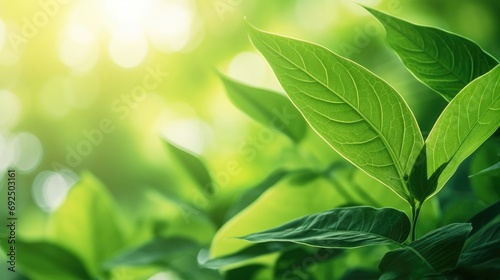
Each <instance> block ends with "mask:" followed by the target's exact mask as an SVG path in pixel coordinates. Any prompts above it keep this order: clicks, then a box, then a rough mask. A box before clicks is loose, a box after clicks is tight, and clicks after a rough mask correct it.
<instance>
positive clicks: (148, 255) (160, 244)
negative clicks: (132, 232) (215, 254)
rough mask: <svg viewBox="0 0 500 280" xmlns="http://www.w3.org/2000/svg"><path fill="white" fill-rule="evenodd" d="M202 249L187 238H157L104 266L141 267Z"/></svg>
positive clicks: (116, 257)
mask: <svg viewBox="0 0 500 280" xmlns="http://www.w3.org/2000/svg"><path fill="white" fill-rule="evenodd" d="M200 248H201V246H200V245H199V244H197V243H195V242H193V241H191V240H189V239H185V238H180V237H165V238H157V239H155V240H152V241H150V242H148V243H146V244H144V245H142V246H139V247H137V248H134V249H132V250H128V251H126V252H123V253H121V254H119V255H117V256H115V257H114V258H113V259H111V260H109V261H107V262H106V263H105V264H104V268H105V269H111V268H113V267H117V266H140V265H151V264H155V263H158V262H166V261H169V260H172V259H175V258H178V257H180V256H183V255H185V254H187V253H194V252H197V251H198V250H199V249H200Z"/></svg>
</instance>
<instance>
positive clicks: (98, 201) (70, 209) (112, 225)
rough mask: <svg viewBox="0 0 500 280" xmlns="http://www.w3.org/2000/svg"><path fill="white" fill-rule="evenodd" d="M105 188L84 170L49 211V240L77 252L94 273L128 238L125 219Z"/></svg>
mask: <svg viewBox="0 0 500 280" xmlns="http://www.w3.org/2000/svg"><path fill="white" fill-rule="evenodd" d="M117 210H118V209H117V206H116V205H115V203H114V201H113V199H112V197H111V195H110V194H109V193H108V191H107V189H106V188H105V187H104V186H103V185H102V184H101V183H100V182H99V181H98V180H97V179H96V178H94V177H93V176H92V175H90V174H87V173H84V174H82V176H81V179H80V181H79V182H78V183H76V185H75V186H73V188H72V189H71V190H70V192H69V194H68V196H67V198H66V201H65V202H64V203H63V204H62V205H61V207H60V208H59V209H57V211H56V212H55V213H54V214H53V215H52V217H51V220H50V225H49V232H50V234H51V238H52V240H54V241H55V242H57V243H58V244H61V245H62V246H64V247H66V248H68V249H70V250H71V251H73V252H74V253H75V254H77V255H78V256H79V257H80V258H81V259H82V261H84V263H85V264H86V266H87V267H88V268H89V270H90V271H91V272H92V273H94V274H97V272H98V271H99V270H100V264H101V262H103V261H104V260H106V259H108V258H110V257H111V256H113V255H114V254H115V253H116V252H117V251H118V250H121V249H122V248H123V247H124V246H125V244H126V242H127V240H126V236H125V230H124V224H123V223H124V220H123V217H122V216H121V215H120V213H119V212H118V211H117Z"/></svg>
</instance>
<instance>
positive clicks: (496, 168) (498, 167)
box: [469, 161, 500, 178]
mask: <svg viewBox="0 0 500 280" xmlns="http://www.w3.org/2000/svg"><path fill="white" fill-rule="evenodd" d="M498 175H500V161H499V162H497V163H495V164H494V165H492V166H490V167H488V168H486V169H483V170H481V171H479V172H477V173H475V174H472V175H470V176H469V178H471V177H476V176H498Z"/></svg>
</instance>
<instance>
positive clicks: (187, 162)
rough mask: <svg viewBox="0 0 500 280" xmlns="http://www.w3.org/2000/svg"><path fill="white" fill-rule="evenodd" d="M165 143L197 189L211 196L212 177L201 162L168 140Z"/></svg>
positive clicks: (212, 190)
mask: <svg viewBox="0 0 500 280" xmlns="http://www.w3.org/2000/svg"><path fill="white" fill-rule="evenodd" d="M165 143H166V145H167V147H168V149H169V151H170V152H171V153H172V155H173V156H174V157H175V159H176V160H177V161H178V162H179V163H180V165H181V166H182V167H183V168H184V170H185V171H186V172H188V173H189V175H190V176H191V178H192V179H193V180H194V181H195V182H196V183H197V184H198V187H200V188H201V190H203V191H206V192H208V193H210V194H213V192H214V189H213V185H212V177H211V176H210V173H209V172H208V169H207V167H206V166H205V164H204V163H203V161H202V160H201V159H199V158H198V157H197V156H195V155H193V154H192V153H191V152H188V151H186V150H185V149H183V148H181V147H179V146H177V145H176V144H174V143H172V142H170V141H168V140H165Z"/></svg>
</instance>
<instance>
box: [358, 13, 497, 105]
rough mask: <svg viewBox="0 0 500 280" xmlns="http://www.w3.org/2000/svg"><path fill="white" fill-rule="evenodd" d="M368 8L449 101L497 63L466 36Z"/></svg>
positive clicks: (408, 62) (409, 62)
mask: <svg viewBox="0 0 500 280" xmlns="http://www.w3.org/2000/svg"><path fill="white" fill-rule="evenodd" d="M365 8H366V9H367V10H368V11H369V12H370V13H372V14H373V15H374V16H375V17H376V18H377V19H378V20H379V21H380V22H381V23H382V25H383V26H384V27H385V29H386V30H387V40H388V42H389V45H390V46H391V48H392V49H393V50H394V51H395V52H396V53H397V54H398V56H399V57H400V58H401V61H402V62H403V63H404V65H405V66H406V68H408V69H409V70H410V71H411V72H412V73H413V75H415V77H417V78H418V79H419V80H420V81H422V82H423V83H424V84H426V85H427V86H429V87H430V88H432V89H433V90H435V91H436V92H438V93H439V94H441V95H442V96H443V97H444V98H445V99H446V100H447V101H450V100H451V99H452V98H453V97H454V96H455V95H456V94H457V93H458V92H459V91H460V90H462V88H464V87H465V86H466V85H467V84H469V83H470V82H472V81H473V80H474V79H476V78H477V77H479V76H481V75H483V74H485V73H486V72H488V71H490V70H491V69H493V68H494V67H495V66H496V65H497V64H498V61H497V60H496V59H495V58H493V57H492V56H491V55H489V54H488V53H486V52H485V51H483V50H482V49H481V47H479V46H478V45H477V44H476V43H474V42H473V41H471V40H469V39H467V38H464V37H461V36H459V35H456V34H452V33H449V32H446V31H444V30H441V29H437V28H433V27H426V26H420V25H415V24H412V23H409V22H407V21H404V20H401V19H398V18H396V17H393V16H390V15H388V14H385V13H382V12H379V11H377V10H374V9H371V8H367V7H365Z"/></svg>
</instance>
